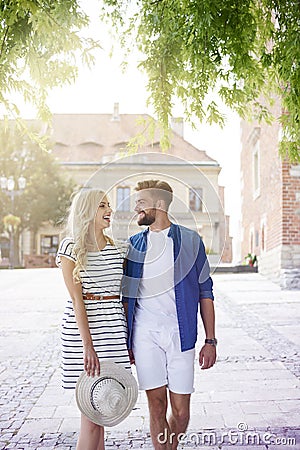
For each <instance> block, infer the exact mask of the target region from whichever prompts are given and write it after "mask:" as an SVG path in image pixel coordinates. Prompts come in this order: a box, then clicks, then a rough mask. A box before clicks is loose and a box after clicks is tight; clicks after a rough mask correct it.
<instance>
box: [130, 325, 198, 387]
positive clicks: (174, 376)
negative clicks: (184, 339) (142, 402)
mask: <svg viewBox="0 0 300 450" xmlns="http://www.w3.org/2000/svg"><path fill="white" fill-rule="evenodd" d="M132 350H133V354H134V358H135V365H136V371H137V377H138V382H139V387H140V389H143V390H149V389H155V388H158V387H161V386H165V385H167V386H168V388H169V389H170V391H172V392H174V393H175V394H191V393H192V392H194V361H195V349H194V348H193V349H191V350H187V351H185V352H182V351H181V349H180V336H179V330H174V328H172V329H171V330H168V329H166V328H162V330H161V331H151V330H147V329H146V327H144V326H136V327H135V330H134V335H133V347H132Z"/></svg>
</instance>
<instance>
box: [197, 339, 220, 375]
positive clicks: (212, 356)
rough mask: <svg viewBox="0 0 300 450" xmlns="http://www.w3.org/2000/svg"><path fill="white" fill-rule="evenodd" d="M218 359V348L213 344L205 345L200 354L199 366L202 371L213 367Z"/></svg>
mask: <svg viewBox="0 0 300 450" xmlns="http://www.w3.org/2000/svg"><path fill="white" fill-rule="evenodd" d="M216 358H217V352H216V347H215V346H214V345H211V344H204V345H203V347H202V348H201V350H200V353H199V364H200V367H201V370H202V369H209V368H210V367H212V366H213V365H214V364H215V362H216Z"/></svg>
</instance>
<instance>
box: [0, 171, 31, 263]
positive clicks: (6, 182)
mask: <svg viewBox="0 0 300 450" xmlns="http://www.w3.org/2000/svg"><path fill="white" fill-rule="evenodd" d="M0 187H1V190H2V192H4V193H5V194H6V195H8V196H9V197H10V199H11V214H12V215H14V212H15V196H16V195H20V194H22V193H23V191H24V189H25V187H26V178H25V177H23V176H20V177H19V178H18V188H19V189H15V180H14V178H13V177H12V176H10V177H8V178H7V177H1V178H0ZM9 227H10V228H9V231H10V233H9V241H10V242H9V267H10V269H13V268H14V263H15V240H14V237H15V236H14V234H15V228H14V226H13V225H10V226H9Z"/></svg>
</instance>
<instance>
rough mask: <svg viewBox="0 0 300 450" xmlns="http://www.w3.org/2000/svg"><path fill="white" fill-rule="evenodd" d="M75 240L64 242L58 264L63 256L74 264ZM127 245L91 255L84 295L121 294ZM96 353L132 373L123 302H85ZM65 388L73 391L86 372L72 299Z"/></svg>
mask: <svg viewBox="0 0 300 450" xmlns="http://www.w3.org/2000/svg"><path fill="white" fill-rule="evenodd" d="M73 246H74V243H73V241H72V239H70V238H65V239H63V240H62V242H61V244H60V247H59V250H58V253H57V258H56V262H57V265H58V266H60V264H61V261H60V257H61V256H65V257H66V258H69V259H71V260H72V261H75V255H74V252H73ZM126 250H127V247H126V244H121V245H120V246H119V245H118V246H115V245H111V244H109V243H108V244H107V245H106V247H105V248H104V249H103V250H101V251H97V252H88V254H87V265H86V270H85V271H81V280H82V293H83V294H86V293H90V294H96V295H120V283H121V277H122V273H123V262H124V258H125V254H126ZM84 303H85V308H86V312H87V317H88V321H89V327H90V332H91V336H92V340H93V345H94V348H95V351H96V352H97V355H98V357H99V360H100V365H101V360H103V359H109V360H112V361H114V362H116V363H118V364H122V366H123V367H125V368H126V369H129V370H130V363H129V357H128V350H127V327H126V318H125V314H124V309H123V305H122V302H121V300H120V299H115V300H84ZM61 339H62V386H63V387H64V388H65V389H74V388H75V385H76V381H77V379H78V377H79V375H80V373H81V372H82V371H83V345H82V340H81V337H80V334H79V330H78V326H77V323H76V319H75V315H74V310H73V304H72V300H71V299H69V300H68V302H67V305H66V308H65V312H64V315H63V321H62V334H61Z"/></svg>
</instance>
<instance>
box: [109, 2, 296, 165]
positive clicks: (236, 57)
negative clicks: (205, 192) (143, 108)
mask: <svg viewBox="0 0 300 450" xmlns="http://www.w3.org/2000/svg"><path fill="white" fill-rule="evenodd" d="M133 3H134V6H133ZM104 4H105V7H104V16H106V17H107V18H108V19H109V20H112V22H113V24H114V25H115V29H116V28H118V29H119V30H120V34H121V38H122V41H123V44H124V46H125V48H127V49H128V50H130V49H132V48H133V45H136V46H137V48H138V49H139V50H140V51H141V53H142V55H144V58H143V60H142V62H141V67H142V68H143V69H144V70H145V71H146V73H147V75H148V79H149V84H148V88H149V91H150V102H151V103H152V104H153V106H154V109H155V111H156V114H157V116H158V119H159V121H160V122H161V123H162V124H163V126H164V129H165V130H167V126H168V123H169V118H170V116H171V114H172V104H173V101H174V98H175V97H177V98H178V99H180V100H181V102H182V105H183V106H184V109H185V117H186V118H187V119H192V118H193V116H194V117H197V118H198V119H200V121H204V120H205V121H207V122H209V123H211V122H213V121H214V122H218V123H220V124H222V123H223V121H224V117H223V116H222V113H221V112H220V108H219V105H218V104H217V101H216V100H215V99H214V100H212V101H209V102H208V101H207V98H208V94H209V93H211V92H214V93H217V94H218V96H219V98H220V99H221V100H222V101H223V102H224V103H225V105H227V106H229V107H230V108H232V109H234V110H236V111H237V112H238V113H239V115H240V116H241V117H242V118H249V117H250V116H252V117H254V118H257V119H259V120H261V119H266V120H270V119H271V114H270V111H269V106H270V105H272V98H274V96H279V97H280V99H281V102H282V114H281V115H280V117H278V118H275V119H278V120H280V122H281V124H282V128H283V139H282V142H281V147H280V148H281V152H282V154H283V155H285V154H286V153H288V154H289V157H290V158H291V159H292V160H293V161H300V153H299V149H300V2H299V0H259V1H258V0H201V1H199V0H137V1H136V2H132V1H130V0H104ZM126 11H127V12H126Z"/></svg>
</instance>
